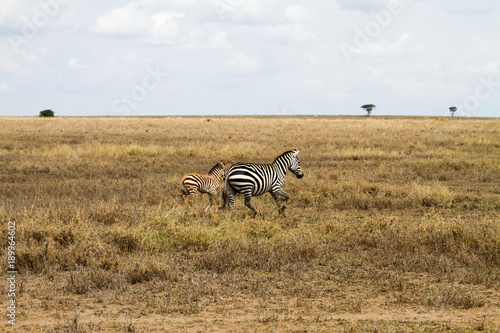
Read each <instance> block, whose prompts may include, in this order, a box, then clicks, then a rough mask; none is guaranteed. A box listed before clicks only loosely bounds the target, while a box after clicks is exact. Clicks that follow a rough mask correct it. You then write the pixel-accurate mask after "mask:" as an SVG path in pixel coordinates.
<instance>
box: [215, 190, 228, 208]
mask: <svg viewBox="0 0 500 333" xmlns="http://www.w3.org/2000/svg"><path fill="white" fill-rule="evenodd" d="M221 192H222V194H221V196H222V206H220V207H219V209H224V208H225V207H226V203H227V200H228V195H227V190H226V187H225V186H224V188H223V189H222V191H221ZM217 205H218V204H217Z"/></svg>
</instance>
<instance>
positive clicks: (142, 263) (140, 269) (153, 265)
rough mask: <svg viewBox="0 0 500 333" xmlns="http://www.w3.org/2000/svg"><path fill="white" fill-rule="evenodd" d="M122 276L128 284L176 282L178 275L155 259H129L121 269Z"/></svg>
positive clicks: (168, 266)
mask: <svg viewBox="0 0 500 333" xmlns="http://www.w3.org/2000/svg"><path fill="white" fill-rule="evenodd" d="M121 271H122V273H121V274H122V275H123V276H124V278H125V280H126V281H127V282H128V283H130V284H136V283H140V282H147V281H151V280H153V279H158V280H167V281H174V282H175V281H177V280H178V274H179V272H177V271H176V270H175V269H173V268H172V267H171V266H170V265H168V264H167V263H165V262H163V261H162V260H160V259H159V258H157V257H151V256H147V257H142V256H141V257H136V258H129V260H128V263H127V264H126V265H123V267H122V268H121Z"/></svg>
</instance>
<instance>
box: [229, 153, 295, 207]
mask: <svg viewBox="0 0 500 333" xmlns="http://www.w3.org/2000/svg"><path fill="white" fill-rule="evenodd" d="M299 153H300V150H295V149H294V150H290V151H287V152H284V153H283V154H281V155H280V156H278V157H276V159H275V160H274V162H273V163H272V164H255V163H236V164H233V165H232V166H231V167H230V168H229V169H228V170H227V172H226V176H225V178H226V181H225V188H224V191H223V205H222V207H221V209H222V208H224V207H225V206H226V203H228V206H229V210H230V211H231V213H232V212H233V207H234V199H235V197H236V193H241V194H243V196H244V198H245V206H247V207H248V208H250V209H251V210H252V211H253V212H254V213H255V214H258V212H257V210H256V209H255V208H254V207H253V206H252V203H251V202H250V201H251V199H252V196H259V195H262V194H264V193H267V192H270V193H271V195H272V196H273V198H274V201H276V204H277V205H278V209H279V212H280V213H281V214H283V216H285V208H286V204H287V202H288V199H289V198H290V196H289V195H288V194H287V193H286V192H285V191H283V189H282V188H281V187H282V186H283V183H284V182H285V174H286V172H287V171H288V170H290V171H292V172H293V173H294V174H295V176H297V178H302V177H303V176H304V174H303V173H302V169H301V168H300V161H299V158H298V157H297V155H298V154H299ZM278 195H280V196H282V197H284V198H285V203H284V205H283V207H282V206H281V201H280V198H279V197H278Z"/></svg>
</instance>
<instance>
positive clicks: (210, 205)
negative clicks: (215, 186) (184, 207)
mask: <svg viewBox="0 0 500 333" xmlns="http://www.w3.org/2000/svg"><path fill="white" fill-rule="evenodd" d="M207 194H208V201H209V204H208V206H207V208H205V210H204V211H203V215H204V214H206V213H207V211H208V209H209V208H210V207H212V197H213V196H212V194H211V193H207Z"/></svg>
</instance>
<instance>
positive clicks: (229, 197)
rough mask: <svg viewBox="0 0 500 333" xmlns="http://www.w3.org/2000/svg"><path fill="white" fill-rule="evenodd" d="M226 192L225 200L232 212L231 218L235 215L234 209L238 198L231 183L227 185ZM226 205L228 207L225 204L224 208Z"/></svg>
mask: <svg viewBox="0 0 500 333" xmlns="http://www.w3.org/2000/svg"><path fill="white" fill-rule="evenodd" d="M224 190H225V191H226V194H225V199H224V200H225V201H226V202H227V203H228V206H229V211H230V212H231V216H232V215H233V208H234V199H235V198H236V190H235V189H234V187H233V186H231V184H229V183H226V187H225V189H224ZM223 198H224V197H223ZM225 205H226V203H225V202H224V206H225ZM224 206H223V207H224Z"/></svg>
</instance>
